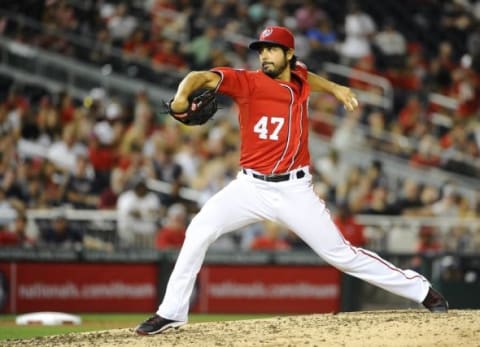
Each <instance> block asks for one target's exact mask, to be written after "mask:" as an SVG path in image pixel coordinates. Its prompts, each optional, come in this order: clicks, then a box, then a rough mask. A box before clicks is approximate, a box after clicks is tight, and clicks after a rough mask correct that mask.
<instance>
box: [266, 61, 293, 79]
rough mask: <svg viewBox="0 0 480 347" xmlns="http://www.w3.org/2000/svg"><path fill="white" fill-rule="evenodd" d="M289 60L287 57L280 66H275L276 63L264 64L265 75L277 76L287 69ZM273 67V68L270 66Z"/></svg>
mask: <svg viewBox="0 0 480 347" xmlns="http://www.w3.org/2000/svg"><path fill="white" fill-rule="evenodd" d="M287 64H288V61H287V59H285V60H284V61H283V64H282V65H280V66H279V67H275V65H274V64H270V63H269V64H265V65H264V64H262V71H263V73H264V74H265V75H267V76H269V77H271V78H277V77H278V76H279V75H280V74H281V73H282V72H283V71H285V69H286V68H287ZM270 67H272V68H270Z"/></svg>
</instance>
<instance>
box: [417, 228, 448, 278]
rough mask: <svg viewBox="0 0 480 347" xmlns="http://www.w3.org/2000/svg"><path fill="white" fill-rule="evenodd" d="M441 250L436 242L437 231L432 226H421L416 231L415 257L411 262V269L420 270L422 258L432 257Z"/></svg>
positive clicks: (440, 245)
mask: <svg viewBox="0 0 480 347" xmlns="http://www.w3.org/2000/svg"><path fill="white" fill-rule="evenodd" d="M443 250H444V247H443V245H442V244H441V242H440V241H439V240H438V231H437V229H436V228H435V227H433V226H429V225H423V226H422V227H420V230H419V231H418V243H417V246H416V249H415V252H416V255H415V256H414V257H413V258H412V260H411V263H412V267H413V268H415V269H420V268H421V267H422V265H423V257H425V256H427V257H428V256H433V255H435V254H438V253H439V252H441V251H443Z"/></svg>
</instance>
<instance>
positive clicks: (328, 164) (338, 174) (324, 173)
mask: <svg viewBox="0 0 480 347" xmlns="http://www.w3.org/2000/svg"><path fill="white" fill-rule="evenodd" d="M315 170H316V171H317V172H318V174H319V175H320V180H321V181H322V182H323V183H324V184H326V185H327V186H328V197H327V200H328V201H332V200H333V199H334V197H335V189H336V187H337V184H338V183H339V182H340V180H342V179H344V177H343V175H344V170H345V168H343V167H342V163H341V161H340V157H339V153H338V152H337V151H336V150H335V149H330V151H329V152H328V155H327V156H325V157H321V158H319V159H318V160H317V161H316V163H315Z"/></svg>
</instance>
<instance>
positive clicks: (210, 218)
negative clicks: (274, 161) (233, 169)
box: [187, 179, 263, 237]
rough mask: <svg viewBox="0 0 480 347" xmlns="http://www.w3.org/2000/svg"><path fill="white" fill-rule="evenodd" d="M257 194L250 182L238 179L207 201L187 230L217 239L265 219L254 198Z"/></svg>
mask: <svg viewBox="0 0 480 347" xmlns="http://www.w3.org/2000/svg"><path fill="white" fill-rule="evenodd" d="M254 194H255V192H254V191H253V189H252V187H249V185H248V182H244V181H243V180H239V179H236V180H234V181H232V182H231V183H230V184H228V185H227V186H226V187H225V188H223V189H222V190H220V191H219V192H218V193H216V194H215V195H214V196H212V197H211V198H210V200H208V201H207V203H206V204H205V205H204V206H203V207H202V209H201V210H200V212H199V213H198V214H197V215H196V216H195V217H194V218H193V220H192V222H191V224H190V226H189V227H188V230H187V236H188V233H190V232H195V233H196V232H197V231H198V230H202V232H204V233H209V234H214V235H216V237H218V236H220V235H221V234H224V233H226V232H229V231H233V230H236V229H238V228H241V227H243V226H245V225H248V224H251V223H254V222H256V221H259V220H261V219H262V218H263V216H261V215H259V213H258V211H259V210H260V209H261V208H260V206H256V204H258V202H257V201H256V199H255V196H254Z"/></svg>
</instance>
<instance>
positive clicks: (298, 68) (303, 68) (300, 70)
mask: <svg viewBox="0 0 480 347" xmlns="http://www.w3.org/2000/svg"><path fill="white" fill-rule="evenodd" d="M294 71H295V72H296V73H297V74H299V75H300V76H301V77H302V78H303V79H305V80H306V79H307V77H308V68H307V65H305V64H304V63H302V62H301V61H298V60H297V63H296V65H295V70H294Z"/></svg>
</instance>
